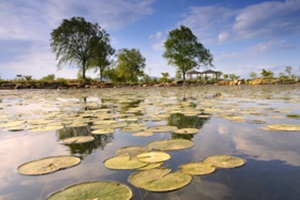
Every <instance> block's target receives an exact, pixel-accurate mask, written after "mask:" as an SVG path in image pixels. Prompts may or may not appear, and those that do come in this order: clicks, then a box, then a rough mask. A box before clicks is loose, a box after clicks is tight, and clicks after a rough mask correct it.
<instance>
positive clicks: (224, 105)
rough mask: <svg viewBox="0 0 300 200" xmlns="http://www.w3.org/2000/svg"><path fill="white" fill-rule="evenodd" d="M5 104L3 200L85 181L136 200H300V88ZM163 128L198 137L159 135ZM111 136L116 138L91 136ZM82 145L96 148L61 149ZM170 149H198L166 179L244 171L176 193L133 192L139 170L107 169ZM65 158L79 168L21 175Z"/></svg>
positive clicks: (1, 123) (52, 95)
mask: <svg viewBox="0 0 300 200" xmlns="http://www.w3.org/2000/svg"><path fill="white" fill-rule="evenodd" d="M0 95H1V96H0V152H1V154H0V159H1V170H0V185H1V187H0V199H5V200H6V199H17V200H18V199H20V200H21V199H31V200H33V199H46V198H47V197H49V196H50V195H51V194H53V193H55V192H57V191H59V190H62V189H63V188H66V187H68V186H70V185H74V184H78V183H82V182H87V181H116V182H118V183H120V184H124V185H126V186H128V187H129V188H130V190H131V191H132V195H133V196H132V198H131V199H144V200H147V199H148V200H149V199H151V200H152V199H210V200H211V199H218V200H219V199H243V200H244V199H272V200H275V199H289V200H291V199H299V196H300V190H299V187H300V148H299V144H300V128H299V124H300V87H299V85H265V86H246V85H244V86H193V87H177V88H111V89H95V90H57V91H56V90H12V91H0ZM164 125H167V126H171V127H173V126H175V127H177V128H178V129H183V128H193V130H195V129H196V130H197V131H196V132H194V133H193V134H177V133H174V130H161V129H158V130H156V131H151V127H152V130H153V129H154V128H156V127H157V126H158V127H164ZM280 125H281V126H280ZM272 126H274V127H275V128H274V127H272ZM285 126H287V127H285ZM290 126H291V127H290ZM276 127H281V129H280V128H279V129H280V130H275V129H276ZM282 127H283V128H282ZM104 129H105V130H106V131H108V132H107V133H101V134H93V133H92V132H93V131H95V130H102V131H103V130H104ZM111 130H112V131H111ZM100 132H101V131H100ZM149 132H150V133H149ZM94 133H96V132H94ZM77 136H92V137H93V141H90V142H85V143H78V144H77V143H73V142H72V143H64V142H63V141H65V139H67V138H72V137H77ZM169 139H184V140H189V141H192V144H193V145H192V146H191V147H189V148H184V149H180V150H165V151H164V152H166V153H167V154H169V155H170V159H168V160H165V161H164V162H162V164H161V165H160V166H159V167H158V168H159V169H165V168H166V169H171V170H172V172H176V171H178V170H179V168H180V166H181V165H182V164H184V163H188V162H198V161H203V160H204V159H205V158H207V157H208V156H213V155H220V154H222V155H229V156H232V157H238V158H241V159H242V160H243V161H244V162H245V163H244V164H243V165H241V166H238V167H234V168H216V170H215V171H214V172H213V173H210V174H205V175H191V177H192V179H191V182H190V183H188V184H187V185H185V186H183V187H182V188H179V189H176V190H172V191H168V192H153V191H148V190H146V189H142V188H140V187H135V186H134V185H133V184H131V183H130V181H129V177H130V176H131V175H132V174H133V173H136V172H137V171H138V170H137V169H125V170H124V169H123V170H119V169H110V168H107V167H105V166H104V162H105V161H107V160H108V159H109V158H112V157H115V156H116V154H115V152H116V151H117V150H119V149H121V148H123V147H128V146H136V145H139V146H145V147H146V146H147V144H149V143H150V142H153V141H157V140H169ZM61 155H68V156H70V155H72V156H76V157H79V158H80V159H81V162H80V163H79V164H78V165H76V166H73V167H70V168H66V169H62V170H58V171H55V172H53V173H47V174H44V175H24V174H21V173H19V172H18V167H19V166H20V165H22V164H23V163H27V162H29V161H33V160H38V159H41V158H45V157H50V156H61Z"/></svg>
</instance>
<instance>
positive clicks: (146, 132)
mask: <svg viewBox="0 0 300 200" xmlns="http://www.w3.org/2000/svg"><path fill="white" fill-rule="evenodd" d="M152 135H153V132H151V131H140V132H137V133H133V134H132V136H136V137H147V136H152Z"/></svg>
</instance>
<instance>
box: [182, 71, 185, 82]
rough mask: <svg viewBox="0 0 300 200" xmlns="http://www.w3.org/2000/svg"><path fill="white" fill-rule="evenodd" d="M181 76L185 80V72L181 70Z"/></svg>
mask: <svg viewBox="0 0 300 200" xmlns="http://www.w3.org/2000/svg"><path fill="white" fill-rule="evenodd" d="M182 78H183V80H184V81H185V72H184V71H182Z"/></svg>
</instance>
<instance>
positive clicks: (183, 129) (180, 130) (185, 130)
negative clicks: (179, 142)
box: [174, 128, 199, 134]
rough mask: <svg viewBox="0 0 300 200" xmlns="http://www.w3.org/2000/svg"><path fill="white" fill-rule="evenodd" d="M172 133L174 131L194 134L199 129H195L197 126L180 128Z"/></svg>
mask: <svg viewBox="0 0 300 200" xmlns="http://www.w3.org/2000/svg"><path fill="white" fill-rule="evenodd" d="M174 133H176V134H196V133H199V129H197V128H181V129H178V130H175V131H174Z"/></svg>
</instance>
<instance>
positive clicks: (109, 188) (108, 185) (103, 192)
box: [47, 181, 132, 200]
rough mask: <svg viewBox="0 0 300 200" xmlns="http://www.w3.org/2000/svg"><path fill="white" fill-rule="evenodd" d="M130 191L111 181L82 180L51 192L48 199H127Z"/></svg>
mask: <svg viewBox="0 0 300 200" xmlns="http://www.w3.org/2000/svg"><path fill="white" fill-rule="evenodd" d="M131 197H132V191H131V190H130V188H129V187H128V186H126V185H124V184H120V183H118V182H113V181H95V182H84V183H79V184H76V185H71V186H69V187H67V188H65V189H63V190H60V191H58V192H55V193H54V194H51V195H50V196H49V197H48V198H47V199H48V200H61V199H65V200H74V199H90V200H92V199H101V200H112V199H118V200H129V199H131Z"/></svg>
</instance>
